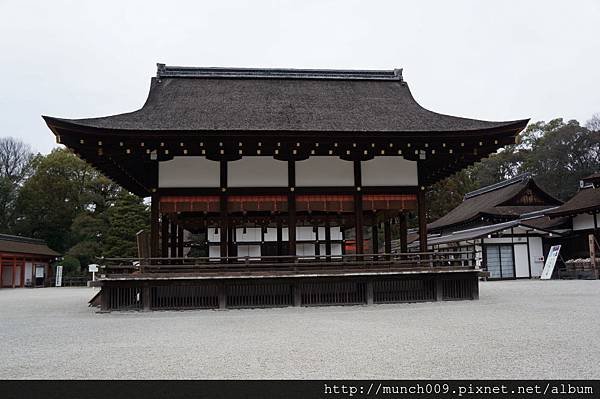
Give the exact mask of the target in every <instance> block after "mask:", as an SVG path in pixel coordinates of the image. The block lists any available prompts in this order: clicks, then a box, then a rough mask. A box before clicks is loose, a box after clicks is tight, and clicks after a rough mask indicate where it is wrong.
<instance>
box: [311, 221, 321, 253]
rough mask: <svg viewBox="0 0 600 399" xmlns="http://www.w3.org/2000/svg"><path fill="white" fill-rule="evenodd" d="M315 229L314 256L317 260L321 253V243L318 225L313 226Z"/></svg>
mask: <svg viewBox="0 0 600 399" xmlns="http://www.w3.org/2000/svg"><path fill="white" fill-rule="evenodd" d="M313 228H314V229H315V257H316V259H317V260H318V259H319V255H321V243H320V242H319V226H318V225H317V226H315V227H313Z"/></svg>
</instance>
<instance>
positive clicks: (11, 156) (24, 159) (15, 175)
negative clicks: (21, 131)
mask: <svg viewBox="0 0 600 399" xmlns="http://www.w3.org/2000/svg"><path fill="white" fill-rule="evenodd" d="M32 157H33V153H32V152H31V147H30V146H29V144H25V143H24V142H23V141H21V140H19V139H16V138H14V137H0V178H3V179H8V180H9V181H10V182H11V183H13V184H17V183H19V182H20V181H21V180H22V179H23V178H24V177H25V175H26V172H27V167H28V166H29V163H30V161H31V159H32Z"/></svg>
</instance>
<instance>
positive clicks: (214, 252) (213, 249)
mask: <svg viewBox="0 0 600 399" xmlns="http://www.w3.org/2000/svg"><path fill="white" fill-rule="evenodd" d="M208 256H209V257H211V258H218V257H220V256H221V247H219V246H218V245H211V246H210V247H208ZM212 260H218V259H212Z"/></svg>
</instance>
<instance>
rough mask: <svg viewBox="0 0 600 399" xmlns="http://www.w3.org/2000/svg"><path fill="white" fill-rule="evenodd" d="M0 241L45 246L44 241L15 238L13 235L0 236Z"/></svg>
mask: <svg viewBox="0 0 600 399" xmlns="http://www.w3.org/2000/svg"><path fill="white" fill-rule="evenodd" d="M0 240H4V241H19V242H29V243H31V244H44V245H47V243H46V241H44V240H42V239H40V238H32V237H22V236H15V235H11V234H0Z"/></svg>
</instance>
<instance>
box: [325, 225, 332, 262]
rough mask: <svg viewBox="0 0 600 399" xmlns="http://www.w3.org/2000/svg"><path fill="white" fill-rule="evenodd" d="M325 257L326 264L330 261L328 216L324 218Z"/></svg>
mask: <svg viewBox="0 0 600 399" xmlns="http://www.w3.org/2000/svg"><path fill="white" fill-rule="evenodd" d="M325 255H327V258H326V260H327V262H329V261H331V224H330V223H329V216H326V218H325Z"/></svg>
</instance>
